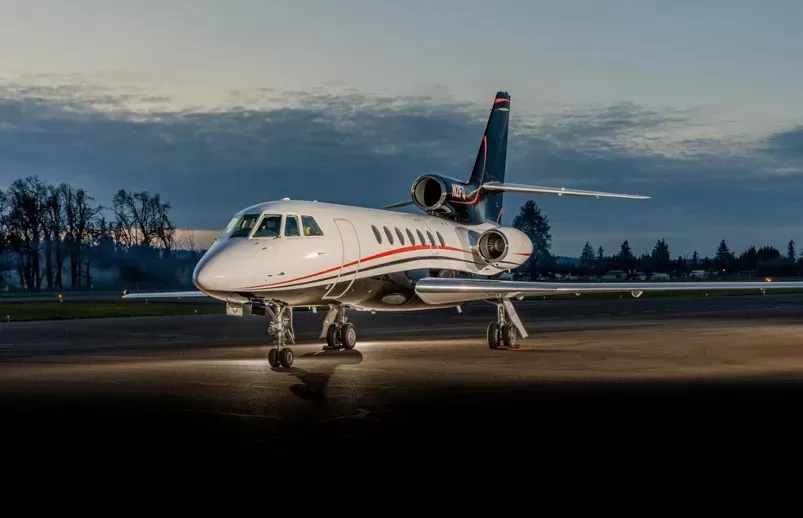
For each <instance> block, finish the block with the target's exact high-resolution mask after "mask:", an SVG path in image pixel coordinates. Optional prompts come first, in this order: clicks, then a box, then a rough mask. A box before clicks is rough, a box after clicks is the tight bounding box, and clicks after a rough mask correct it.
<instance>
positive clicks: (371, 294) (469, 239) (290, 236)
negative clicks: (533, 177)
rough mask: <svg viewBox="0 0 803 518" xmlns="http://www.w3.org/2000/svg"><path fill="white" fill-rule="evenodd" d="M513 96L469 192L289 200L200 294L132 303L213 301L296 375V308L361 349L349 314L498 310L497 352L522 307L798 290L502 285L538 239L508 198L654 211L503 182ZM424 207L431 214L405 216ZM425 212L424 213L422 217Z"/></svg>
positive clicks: (424, 186) (203, 268)
mask: <svg viewBox="0 0 803 518" xmlns="http://www.w3.org/2000/svg"><path fill="white" fill-rule="evenodd" d="M509 116H510V95H509V94H508V93H507V92H498V93H497V94H496V96H495V97H494V100H493V104H492V106H491V110H490V115H489V116H488V120H487V124H486V126H485V131H484V133H483V134H482V139H481V141H480V144H479V149H478V152H477V155H476V159H475V161H474V167H473V169H472V171H471V174H470V176H469V178H468V180H467V181H461V180H459V179H455V178H451V177H448V176H442V175H437V174H427V175H423V176H420V177H419V178H417V179H416V180H415V181H414V182H413V184H412V187H411V191H410V199H409V200H406V201H403V202H400V203H396V204H393V205H388V206H386V207H383V208H381V209H379V208H368V207H358V206H351V205H337V204H332V203H323V202H317V201H298V200H291V199H288V198H284V199H282V200H276V201H268V202H265V203H260V204H257V205H253V206H250V207H247V208H245V209H243V210H241V211H239V212H238V213H237V214H235V215H234V216H233V217H232V218H231V220H230V221H229V224H228V225H227V226H226V227H225V229H224V230H223V232H222V233H221V234H220V235H219V236H218V237H217V239H216V240H215V241H214V243H213V244H212V245H211V246H210V248H209V250H208V251H207V252H206V253H205V254H204V256H203V257H202V258H201V259H200V261H199V262H198V264H197V266H196V267H195V270H194V272H193V284H194V285H195V287H196V288H197V291H181V292H163V293H125V294H124V295H123V297H124V298H127V299H153V298H167V297H178V298H184V297H213V298H215V299H219V300H221V301H224V302H225V303H226V313H227V314H228V315H231V316H238V317H242V316H244V315H257V316H263V317H268V318H269V319H270V323H269V325H268V329H267V331H268V334H269V335H271V336H272V338H273V341H274V343H275V347H272V348H271V349H270V351H269V354H268V361H269V363H270V364H271V365H272V366H274V367H278V366H279V365H281V366H284V367H290V366H291V365H292V364H293V351H292V348H291V347H290V345H293V344H295V343H296V341H295V331H294V328H293V308H300V307H309V308H312V309H313V310H316V308H318V307H323V308H326V307H328V312H327V314H326V316H325V317H324V319H323V325H322V328H321V332H320V335H319V339H323V338H325V339H326V344H327V346H326V348H331V349H338V350H343V349H353V348H354V347H355V346H356V343H357V330H356V328H355V326H354V324H353V323H352V322H349V321H348V319H347V317H346V312H347V310H358V311H423V310H431V309H442V308H457V310H458V311H461V306H462V305H464V304H466V303H471V302H481V301H484V302H489V303H491V304H494V305H496V308H497V311H496V319H495V320H494V321H492V322H490V323H489V324H488V327H487V330H486V341H487V345H488V346H489V347H490V348H491V349H508V348H516V347H517V340H518V339H519V337H522V338H526V337H527V336H528V335H527V331H526V329H525V328H524V325H523V324H522V322H521V319H520V318H519V316H518V315H517V313H516V310H515V308H514V306H513V303H512V300H513V299H518V300H521V299H522V298H524V297H525V296H533V295H538V296H549V295H556V294H562V293H575V294H577V295H580V294H583V293H603V292H608V293H616V292H618V293H628V292H629V293H631V294H632V295H633V296H634V297H639V296H641V294H642V293H643V292H646V291H659V290H660V291H666V290H743V289H746V288H756V289H761V290H766V289H781V288H799V287H801V286H803V283H786V282H664V283H649V282H610V283H607V282H599V283H598V282H566V283H560V282H557V283H556V282H521V281H514V280H504V279H501V278H500V277H501V276H502V275H506V274H509V273H510V272H512V271H513V270H515V269H516V268H518V267H520V266H521V265H522V264H524V263H525V262H526V261H527V260H528V259H529V258H530V256H531V254H532V253H533V242H532V239H531V238H530V237H529V236H528V235H527V234H525V233H524V232H522V231H521V230H518V229H516V228H512V227H507V226H504V225H502V224H501V216H502V200H503V196H504V193H506V192H515V193H527V194H549V195H557V196H584V197H592V198H620V199H630V200H646V199H649V197H648V196H642V195H636V194H617V193H608V192H596V191H585V190H575V189H565V188H555V187H540V186H533V185H521V184H513V183H506V182H505V167H506V160H507V141H508V122H509ZM408 205H414V206H416V207H417V208H418V209H420V210H421V213H410V212H401V211H399V210H398V209H399V208H401V207H405V206H408ZM414 210H415V209H414Z"/></svg>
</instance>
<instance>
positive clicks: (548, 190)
mask: <svg viewBox="0 0 803 518" xmlns="http://www.w3.org/2000/svg"><path fill="white" fill-rule="evenodd" d="M482 188H483V190H486V191H495V192H521V193H528V194H556V195H558V196H588V197H592V198H624V199H628V200H649V199H650V197H649V196H642V195H640V194H618V193H613V192H599V191H583V190H578V189H566V188H565V187H541V186H538V185H523V184H518V183H499V182H489V183H484V184H482Z"/></svg>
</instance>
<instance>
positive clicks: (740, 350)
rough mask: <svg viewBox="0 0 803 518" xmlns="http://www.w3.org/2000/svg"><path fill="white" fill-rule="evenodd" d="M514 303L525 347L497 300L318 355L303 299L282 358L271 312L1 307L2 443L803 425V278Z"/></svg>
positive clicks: (311, 449)
mask: <svg viewBox="0 0 803 518" xmlns="http://www.w3.org/2000/svg"><path fill="white" fill-rule="evenodd" d="M517 308H518V309H519V313H520V315H521V317H522V320H523V321H524V323H525V325H526V326H527V328H528V330H529V331H530V337H529V338H527V339H525V340H521V342H520V344H521V346H522V348H521V350H519V351H492V350H490V349H488V348H487V347H486V346H485V343H484V331H485V327H486V325H487V324H488V322H490V321H491V319H492V318H493V315H494V311H495V309H494V308H493V307H492V306H490V305H482V304H477V305H471V306H466V307H465V308H464V311H463V313H462V314H459V313H457V312H456V311H455V310H441V311H433V312H428V313H399V314H382V313H377V314H370V313H361V312H352V313H350V315H349V317H350V320H351V321H352V322H354V323H355V324H356V325H357V331H358V346H357V350H354V351H348V352H321V344H322V341H319V340H317V335H318V333H319V328H320V321H321V320H322V318H323V313H321V312H319V313H318V314H313V313H306V312H305V313H301V312H299V313H297V314H296V328H297V333H298V339H299V342H300V343H299V344H298V345H296V346H295V352H296V361H295V364H294V366H293V367H292V368H291V369H289V370H287V369H281V368H279V369H272V368H271V367H270V366H269V365H268V363H267V359H266V358H267V351H268V348H269V346H268V343H267V335H266V334H265V326H266V324H267V320H265V319H263V318H260V317H245V318H235V317H227V316H225V315H197V316H187V317H142V318H124V319H101V320H76V321H62V322H19V323H14V322H12V323H2V324H0V422H2V426H1V427H0V441H2V442H1V443H0V444H4V445H6V446H5V448H6V449H5V454H4V455H5V458H4V460H5V461H6V462H11V465H14V463H15V462H16V463H17V464H16V465H18V466H27V469H28V470H35V469H38V468H34V467H32V466H41V464H42V463H44V464H51V465H52V464H56V463H57V461H55V460H54V459H56V458H62V457H63V456H65V455H67V456H69V457H70V458H73V459H75V458H80V459H81V461H82V462H87V459H89V458H93V459H99V461H100V462H103V463H109V464H107V467H108V465H114V466H118V467H119V463H120V462H121V461H120V459H121V458H126V459H129V461H135V460H137V459H141V457H140V456H141V455H145V456H149V455H155V454H157V452H170V453H171V454H173V455H175V454H181V453H184V454H189V455H190V456H191V457H192V458H194V459H196V460H197V459H198V457H197V456H198V453H199V452H203V455H204V458H205V459H207V460H208V459H209V458H210V457H209V456H210V455H226V456H231V455H234V456H239V455H243V456H244V457H243V458H244V459H245V458H251V457H250V456H251V455H253V454H261V455H265V456H269V457H271V456H277V457H281V458H287V459H300V458H304V459H309V458H316V459H318V460H321V459H328V458H335V457H336V458H338V459H346V460H347V459H352V460H354V459H356V458H357V457H360V458H363V457H366V456H367V457H379V458H383V459H384V458H390V457H393V458H406V459H407V460H410V459H411V455H412V456H415V458H417V459H419V460H420V459H421V456H422V455H436V456H437V459H440V460H439V461H438V462H441V461H443V459H445V458H446V456H456V457H460V458H462V459H463V460H464V461H466V459H467V457H466V456H476V455H479V454H480V453H481V452H483V451H484V452H485V453H488V454H489V455H491V457H492V458H496V459H497V460H498V459H502V458H503V457H504V460H505V461H506V462H518V461H520V458H521V456H522V455H525V456H527V455H535V456H541V458H542V459H543V456H544V455H550V454H551V455H555V454H561V455H566V454H568V453H572V454H578V452H590V451H597V452H599V451H611V450H610V448H612V447H614V446H613V445H616V446H615V448H618V450H617V451H624V450H631V451H635V450H638V451H641V448H643V447H644V446H643V445H642V443H643V441H647V442H648V443H649V444H652V447H653V448H655V447H657V444H656V441H659V437H660V438H668V437H671V439H660V440H661V441H663V440H668V441H670V442H669V443H661V444H663V446H661V447H660V448H664V447H665V446H667V445H668V444H675V445H676V444H678V441H688V442H693V443H699V442H700V441H707V442H710V441H711V438H712V435H711V434H712V433H717V434H719V433H725V434H726V435H727V436H728V437H729V438H731V439H734V440H736V439H735V438H736V437H738V436H739V435H740V434H748V433H749V432H748V430H752V428H751V427H754V426H757V425H758V424H760V426H761V428H762V429H763V430H765V431H767V430H771V431H772V433H773V437H774V441H778V440H781V439H782V437H784V435H785V434H789V433H792V432H793V431H794V432H795V433H796V432H797V431H798V430H799V427H798V426H797V424H796V423H797V421H798V419H797V408H798V405H799V403H800V402H801V401H803V398H802V397H801V390H800V389H801V387H803V384H802V383H801V382H803V297H801V296H799V295H778V296H775V295H766V296H755V297H717V298H714V297H711V298H707V299H706V298H703V299H683V298H678V299H638V300H636V299H631V298H623V299H621V300H612V301H593V300H584V299H582V298H578V299H577V300H570V301H549V300H546V301H531V302H520V303H518V304H517ZM713 430H717V431H716V432H714V431H713ZM723 431H725V432H723ZM751 433H752V432H751ZM749 441H750V443H751V444H753V445H754V444H755V436H750V439H749ZM558 444H560V445H561V446H560V447H558V446H557V445H558ZM567 445H568V446H567ZM567 448H568V449H567ZM651 451H653V452H654V450H651ZM511 455H513V457H512V458H511V457H510V456H511ZM149 458H150V457H149ZM258 464H259V463H258ZM26 473H28V474H29V475H31V473H33V471H30V472H26ZM31 476H33V475H31Z"/></svg>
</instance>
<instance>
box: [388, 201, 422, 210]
mask: <svg viewBox="0 0 803 518" xmlns="http://www.w3.org/2000/svg"><path fill="white" fill-rule="evenodd" d="M413 203H415V202H414V201H413V200H407V201H400V202H397V203H394V204H392V205H385V206H384V207H382V208H383V209H398V208H399V207H406V206H408V205H412V204H413Z"/></svg>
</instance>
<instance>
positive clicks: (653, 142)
mask: <svg viewBox="0 0 803 518" xmlns="http://www.w3.org/2000/svg"><path fill="white" fill-rule="evenodd" d="M801 19H803V3H801V2H799V1H782V0H777V1H771V0H767V1H764V2H756V1H752V2H747V1H742V0H730V1H726V0H720V1H712V0H708V1H706V0H698V1H694V2H693V1H687V0H677V1H675V2H667V1H665V0H664V1H653V0H643V1H635V0H632V1H624V0H609V1H599V0H563V1H560V2H557V1H552V2H545V1H544V2H542V1H537V0H526V1H514V0H508V1H504V0H499V1H495V2H493V3H489V2H478V1H474V0H441V1H438V0H430V1H427V2H424V1H423V0H408V1H406V2H395V3H394V2H376V1H367V0H365V1H357V0H339V1H337V2H335V1H324V0H294V1H293V2H287V1H281V2H280V1H270V0H226V1H222V0H221V1H212V0H193V1H190V0H161V1H158V2H157V1H155V0H137V1H133V0H130V1H129V0H105V1H102V0H72V1H71V2H63V1H61V0H49V1H45V0H24V1H22V0H20V1H18V0H0V48H2V49H4V50H3V53H2V58H0V188H3V189H4V188H6V187H7V186H8V184H10V183H11V182H12V181H14V180H15V179H17V178H21V177H24V176H28V175H38V176H39V177H41V178H42V179H44V180H46V181H49V182H53V183H57V182H62V181H64V182H68V183H71V184H73V185H74V186H76V187H83V188H85V189H86V190H87V191H88V192H89V193H90V194H91V195H93V196H94V197H95V198H96V200H97V201H98V202H101V203H110V202H111V197H112V195H113V193H114V192H115V191H116V190H117V189H120V188H125V189H132V190H147V191H150V192H152V193H159V194H161V196H162V197H163V199H165V200H168V201H169V202H170V203H171V204H172V207H173V208H172V211H171V214H172V217H173V223H174V224H175V225H176V226H177V227H179V228H192V229H199V230H202V231H206V232H205V233H203V234H201V235H203V236H209V235H214V234H216V233H217V232H218V231H219V230H220V229H221V227H223V226H224V225H225V224H226V223H227V222H228V220H229V218H230V217H231V215H232V214H233V213H234V212H236V211H238V210H239V209H241V208H242V207H244V206H247V205H251V204H254V203H258V202H261V201H267V200H270V199H277V198H282V197H290V198H293V199H315V200H318V201H329V202H335V203H352V204H358V205H365V206H370V207H381V206H382V205H386V204H389V203H393V202H397V201H402V200H404V199H407V198H408V197H409V191H410V185H411V183H412V182H413V180H415V178H416V177H418V176H419V175H421V174H424V173H443V174H447V175H450V176H455V177H458V178H468V175H469V173H470V169H471V166H472V163H473V160H474V157H475V154H476V150H477V147H478V145H479V142H480V137H481V134H482V131H483V127H484V124H485V121H486V118H487V114H488V111H489V109H490V106H491V102H492V101H493V96H494V94H495V93H496V92H497V91H498V90H506V91H508V92H509V93H510V95H511V98H512V105H511V123H510V124H511V133H510V141H509V148H508V163H507V181H510V182H515V183H530V184H536V185H548V186H556V187H571V188H580V189H593V190H604V191H614V192H625V193H639V194H647V195H649V196H652V199H650V200H646V201H635V200H604V199H602V200H597V199H583V198H575V199H572V198H566V197H560V198H558V197H551V196H538V197H535V198H533V199H535V200H536V201H537V202H538V204H539V205H540V206H541V208H542V209H543V211H544V212H545V213H546V215H547V216H548V217H549V220H550V223H551V225H552V234H553V252H554V253H557V254H559V255H573V256H577V255H579V253H580V250H581V249H582V246H583V244H584V243H585V242H586V241H590V242H591V244H592V245H594V246H595V247H596V246H599V245H602V246H603V247H605V249H606V251H607V252H609V253H610V252H614V251H615V250H616V249H618V247H619V245H620V243H621V242H622V241H623V240H624V239H628V240H629V241H630V243H631V246H632V248H633V251H634V252H635V253H637V254H638V253H641V252H643V251H645V249H647V250H649V249H652V246H653V245H654V244H655V241H656V240H657V239H660V238H662V237H664V238H666V240H667V242H668V243H669V245H670V252H671V253H672V255H673V256H677V255H689V256H690V255H691V253H692V251H693V250H695V249H696V250H698V251H699V253H700V254H701V255H706V254H710V255H713V253H714V252H715V249H716V246H717V244H718V242H719V240H720V239H722V238H724V239H726V240H727V241H728V242H729V244H730V246H731V249H732V250H734V251H736V252H737V253H738V252H741V251H742V250H743V249H744V248H745V247H747V246H750V245H753V244H754V245H756V246H761V245H774V246H776V247H778V248H780V249H782V250H785V245H786V242H787V241H788V240H789V239H795V240H796V241H798V242H799V243H800V244H801V245H803V225H801V219H803V218H802V217H801V214H803V203H801V200H803V100H801V92H803V67H801V66H800V56H801V55H803V31H800V30H799V23H800V20H801ZM528 198H529V197H528V196H525V195H511V194H507V195H505V212H504V214H505V216H506V219H507V221H505V222H506V223H508V224H509V223H510V221H511V219H512V217H513V216H514V215H515V213H516V212H517V210H518V207H519V206H521V204H523V203H524V202H525V201H526V200H527V199H528Z"/></svg>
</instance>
